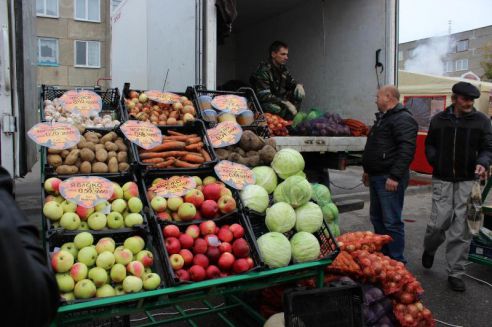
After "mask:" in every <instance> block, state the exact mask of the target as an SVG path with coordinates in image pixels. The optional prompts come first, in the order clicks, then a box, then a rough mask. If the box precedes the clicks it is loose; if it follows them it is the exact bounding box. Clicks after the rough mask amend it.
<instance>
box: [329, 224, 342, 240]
mask: <svg viewBox="0 0 492 327" xmlns="http://www.w3.org/2000/svg"><path fill="white" fill-rule="evenodd" d="M328 228H329V229H330V231H331V233H332V234H333V237H338V236H340V226H339V225H338V224H337V223H331V224H328ZM325 234H328V233H327V232H325ZM326 236H328V235H326Z"/></svg>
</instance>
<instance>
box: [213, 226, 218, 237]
mask: <svg viewBox="0 0 492 327" xmlns="http://www.w3.org/2000/svg"><path fill="white" fill-rule="evenodd" d="M214 234H215V235H217V234H219V227H218V226H216V227H215V233H214Z"/></svg>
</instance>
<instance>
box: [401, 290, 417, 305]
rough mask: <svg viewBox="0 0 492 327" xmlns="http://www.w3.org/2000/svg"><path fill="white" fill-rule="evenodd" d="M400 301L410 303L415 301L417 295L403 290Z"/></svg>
mask: <svg viewBox="0 0 492 327" xmlns="http://www.w3.org/2000/svg"><path fill="white" fill-rule="evenodd" d="M400 302H401V303H403V304H410V303H413V302H415V297H414V296H413V294H412V293H408V292H403V293H401V295H400Z"/></svg>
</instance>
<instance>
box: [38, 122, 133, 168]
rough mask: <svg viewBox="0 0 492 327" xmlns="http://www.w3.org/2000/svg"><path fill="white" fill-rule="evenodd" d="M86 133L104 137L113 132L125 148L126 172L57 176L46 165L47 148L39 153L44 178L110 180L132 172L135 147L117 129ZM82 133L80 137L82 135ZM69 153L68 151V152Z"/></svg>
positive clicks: (90, 129)
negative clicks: (127, 165)
mask: <svg viewBox="0 0 492 327" xmlns="http://www.w3.org/2000/svg"><path fill="white" fill-rule="evenodd" d="M87 131H92V132H94V133H99V134H101V135H103V136H104V135H106V134H108V133H110V132H115V133H116V134H117V135H118V136H119V137H121V138H123V140H124V142H125V145H126V147H127V158H128V164H129V165H130V168H129V169H128V170H127V171H123V172H117V173H90V174H82V173H75V174H69V175H59V174H57V173H56V168H54V167H52V166H50V165H48V161H47V160H48V148H47V147H44V146H43V147H41V151H42V152H43V156H42V158H43V159H44V161H43V162H42V163H41V164H42V165H43V167H44V168H43V169H44V174H45V176H46V177H58V178H64V177H66V178H68V177H73V176H82V175H84V176H86V175H87V176H101V177H105V178H111V177H118V176H125V175H128V174H130V173H131V172H132V170H133V167H134V166H135V161H136V159H135V158H136V157H135V147H134V145H133V143H131V142H129V141H128V140H127V139H126V137H125V135H123V133H122V132H121V130H120V129H119V128H116V129H114V130H100V129H95V128H87V129H86V130H85V131H84V133H85V132H87ZM84 133H82V135H83V134H84ZM69 151H70V150H69Z"/></svg>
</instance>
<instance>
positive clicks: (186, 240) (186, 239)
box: [179, 234, 195, 249]
mask: <svg viewBox="0 0 492 327" xmlns="http://www.w3.org/2000/svg"><path fill="white" fill-rule="evenodd" d="M194 241H195V240H193V237H191V236H190V235H188V234H181V235H179V243H181V248H182V249H191V248H192V247H193V242H194Z"/></svg>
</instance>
